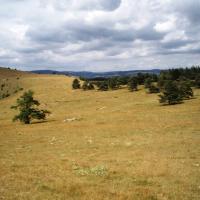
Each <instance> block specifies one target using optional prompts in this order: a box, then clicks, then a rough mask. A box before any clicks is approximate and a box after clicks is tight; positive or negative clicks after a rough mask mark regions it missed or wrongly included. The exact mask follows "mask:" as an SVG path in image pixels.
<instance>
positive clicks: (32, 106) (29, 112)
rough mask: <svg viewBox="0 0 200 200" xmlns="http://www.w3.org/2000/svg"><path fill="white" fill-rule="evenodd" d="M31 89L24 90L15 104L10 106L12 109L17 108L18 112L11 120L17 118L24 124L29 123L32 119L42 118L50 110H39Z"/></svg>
mask: <svg viewBox="0 0 200 200" xmlns="http://www.w3.org/2000/svg"><path fill="white" fill-rule="evenodd" d="M33 94H34V93H33V91H31V90H29V91H27V92H25V93H24V94H23V95H22V96H21V97H20V98H19V99H17V105H15V106H12V107H11V108H12V109H16V110H17V109H18V110H19V111H20V113H19V114H18V115H16V116H15V117H14V118H13V121H16V120H19V121H21V122H23V123H24V124H30V122H31V120H32V119H39V120H43V119H45V118H46V114H49V113H50V112H49V111H47V110H39V109H38V108H37V106H39V105H40V103H39V101H37V100H35V99H34V98H33Z"/></svg>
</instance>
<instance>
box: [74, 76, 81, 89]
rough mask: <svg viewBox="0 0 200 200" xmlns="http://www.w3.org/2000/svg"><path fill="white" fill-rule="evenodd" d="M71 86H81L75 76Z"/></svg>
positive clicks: (76, 87)
mask: <svg viewBox="0 0 200 200" xmlns="http://www.w3.org/2000/svg"><path fill="white" fill-rule="evenodd" d="M72 88H73V89H80V88H81V84H80V81H79V80H78V79H77V78H75V79H74V80H73V83H72Z"/></svg>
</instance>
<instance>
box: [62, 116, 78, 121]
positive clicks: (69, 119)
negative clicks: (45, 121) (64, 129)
mask: <svg viewBox="0 0 200 200" xmlns="http://www.w3.org/2000/svg"><path fill="white" fill-rule="evenodd" d="M79 120H80V118H76V117H73V118H67V119H64V120H63V122H74V121H79Z"/></svg>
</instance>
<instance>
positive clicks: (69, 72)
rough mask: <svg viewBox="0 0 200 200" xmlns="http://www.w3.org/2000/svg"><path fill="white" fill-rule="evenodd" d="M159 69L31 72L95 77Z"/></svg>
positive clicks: (157, 71)
mask: <svg viewBox="0 0 200 200" xmlns="http://www.w3.org/2000/svg"><path fill="white" fill-rule="evenodd" d="M160 71H161V70H160V69H152V70H130V71H110V72H89V71H79V72H75V71H56V70H34V71H31V72H32V73H36V74H63V75H67V76H78V77H84V78H95V77H113V76H131V75H133V76H134V75H136V74H137V73H149V74H159V73H160Z"/></svg>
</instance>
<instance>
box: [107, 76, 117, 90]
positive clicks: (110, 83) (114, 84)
mask: <svg viewBox="0 0 200 200" xmlns="http://www.w3.org/2000/svg"><path fill="white" fill-rule="evenodd" d="M108 87H109V88H110V89H111V90H115V89H117V88H119V85H118V82H117V79H116V78H110V79H108Z"/></svg>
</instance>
